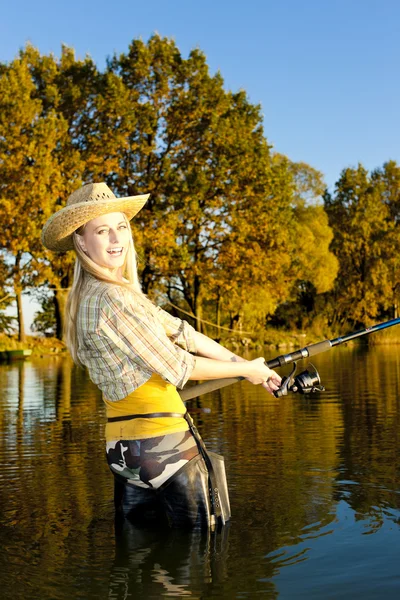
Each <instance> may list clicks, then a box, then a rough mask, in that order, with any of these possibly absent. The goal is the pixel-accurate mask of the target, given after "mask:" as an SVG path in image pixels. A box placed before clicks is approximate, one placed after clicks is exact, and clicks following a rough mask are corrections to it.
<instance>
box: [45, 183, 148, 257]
mask: <svg viewBox="0 0 400 600" xmlns="http://www.w3.org/2000/svg"><path fill="white" fill-rule="evenodd" d="M149 196H150V194H143V195H141V196H128V197H126V198H112V199H110V198H108V199H107V200H91V201H89V202H79V203H77V204H71V205H70V206H65V207H64V208H62V209H61V210H59V211H57V212H56V213H54V215H52V216H51V217H50V218H49V219H48V221H47V222H46V224H45V226H44V227H43V230H42V243H43V245H44V246H46V248H48V249H49V250H53V251H54V252H66V251H67V250H73V249H74V244H73V240H72V234H73V232H74V231H76V230H77V229H79V227H81V226H82V225H84V224H85V223H87V222H88V221H91V220H92V219H95V218H96V217H100V216H101V215H106V214H108V213H113V212H121V213H124V214H125V215H126V217H127V219H128V221H130V220H131V219H132V218H133V217H134V216H135V215H137V213H138V212H139V211H140V209H141V208H143V206H144V205H145V204H146V201H147V199H148V197H149Z"/></svg>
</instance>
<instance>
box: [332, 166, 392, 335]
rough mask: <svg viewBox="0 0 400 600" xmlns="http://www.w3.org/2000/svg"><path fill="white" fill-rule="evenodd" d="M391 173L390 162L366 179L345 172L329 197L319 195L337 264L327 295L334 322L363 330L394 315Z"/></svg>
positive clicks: (362, 174) (364, 175) (361, 172)
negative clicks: (330, 296) (330, 297)
mask: <svg viewBox="0 0 400 600" xmlns="http://www.w3.org/2000/svg"><path fill="white" fill-rule="evenodd" d="M397 171H398V168H397V169H396V167H395V164H394V163H389V164H387V165H384V167H383V169H382V170H379V171H376V172H375V173H374V174H373V175H372V176H369V175H368V173H367V171H366V170H365V169H364V167H363V166H362V165H359V166H358V167H357V169H345V170H344V171H343V172H342V174H341V177H340V179H339V181H338V182H337V183H336V188H335V192H334V194H333V195H330V194H328V193H327V194H326V195H325V208H326V211H327V213H328V216H329V224H330V226H331V227H332V230H333V233H334V239H333V242H332V250H333V252H334V253H335V255H336V256H337V258H338V260H339V274H338V278H337V281H336V285H335V290H334V293H333V298H334V303H335V319H336V320H337V321H339V322H344V321H348V320H349V321H351V322H353V323H354V324H362V325H368V324H370V323H371V322H372V321H374V320H376V319H377V318H380V317H386V316H388V315H389V316H390V315H392V314H393V312H394V311H393V308H394V305H395V304H396V303H397V300H396V298H397V293H396V292H397V287H398V281H399V276H400V274H399V270H398V267H399V262H398V256H399V250H400V235H399V233H400V229H399V226H398V220H397V217H396V214H397V210H398V209H397V206H396V203H397V200H398V190H399V188H400V186H399V182H400V177H399V175H398V172H397ZM396 177H397V179H396ZM388 181H390V182H391V183H392V189H391V190H390V188H389V186H388V185H387V184H388ZM396 186H397V196H396V193H395V189H396Z"/></svg>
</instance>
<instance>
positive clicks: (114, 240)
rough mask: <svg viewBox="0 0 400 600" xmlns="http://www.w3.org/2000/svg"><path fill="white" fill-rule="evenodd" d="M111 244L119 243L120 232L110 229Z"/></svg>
mask: <svg viewBox="0 0 400 600" xmlns="http://www.w3.org/2000/svg"><path fill="white" fill-rule="evenodd" d="M110 242H111V243H112V244H117V243H118V231H114V229H110Z"/></svg>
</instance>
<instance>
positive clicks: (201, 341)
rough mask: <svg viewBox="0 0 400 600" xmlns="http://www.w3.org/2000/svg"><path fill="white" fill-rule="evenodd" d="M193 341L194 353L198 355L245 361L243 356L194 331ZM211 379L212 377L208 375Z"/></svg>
mask: <svg viewBox="0 0 400 600" xmlns="http://www.w3.org/2000/svg"><path fill="white" fill-rule="evenodd" d="M193 338H194V342H195V344H196V354H197V355H198V356H205V357H207V358H214V359H215V360H224V361H232V362H246V359H245V358H242V357H241V356H238V355H237V354H234V353H233V352H231V351H230V350H228V349H227V348H224V347H223V346H221V344H218V342H215V341H214V340H212V339H211V338H209V337H207V336H206V335H203V334H202V333H199V332H198V331H195V332H194V333H193ZM210 379H213V377H210Z"/></svg>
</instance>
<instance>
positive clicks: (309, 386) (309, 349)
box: [180, 318, 400, 402]
mask: <svg viewBox="0 0 400 600" xmlns="http://www.w3.org/2000/svg"><path fill="white" fill-rule="evenodd" d="M399 324H400V318H398V319H392V320H391V321H385V322H384V323H379V324H378V325H372V326H371V327H367V328H366V329H361V330H360V331H353V332H352V333H348V334H346V335H343V336H340V337H337V338H334V339H332V340H323V341H322V342H317V343H316V344H310V345H309V346H305V347H304V348H301V349H300V350H295V351H294V352H290V353H289V354H282V355H281V356H277V357H276V358H272V359H271V360H268V361H265V364H266V365H267V367H269V368H270V369H276V368H279V367H283V366H285V365H289V364H291V363H294V366H293V368H292V372H291V373H290V375H288V376H287V377H283V379H282V384H281V387H280V388H279V390H277V391H276V392H274V395H275V396H276V397H277V398H280V397H281V396H286V394H287V393H288V392H300V393H301V394H309V393H311V392H316V391H323V390H324V389H325V388H324V387H323V386H321V385H320V384H321V380H320V377H319V374H318V371H317V370H316V368H315V367H314V366H313V365H311V366H312V370H306V371H303V372H302V373H299V374H298V375H297V376H295V373H296V361H298V360H302V359H303V358H308V357H310V356H316V355H317V354H321V353H322V352H326V351H327V350H330V349H331V348H334V347H335V346H339V345H340V344H344V343H346V342H350V341H351V340H355V339H356V338H359V337H362V336H364V335H368V334H370V333H374V332H375V331H381V330H382V329H387V328H388V327H393V325H399ZM243 379H244V377H234V378H232V377H231V378H229V379H214V380H210V381H206V382H204V383H200V384H199V385H195V386H191V387H189V388H187V389H183V390H182V391H181V392H180V396H181V398H182V400H183V401H184V402H186V401H187V400H192V399H193V398H197V397H198V396H201V395H202V394H207V393H208V392H214V391H215V390H219V389H221V388H223V387H226V386H228V385H232V384H233V383H236V382H237V381H241V380H243Z"/></svg>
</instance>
